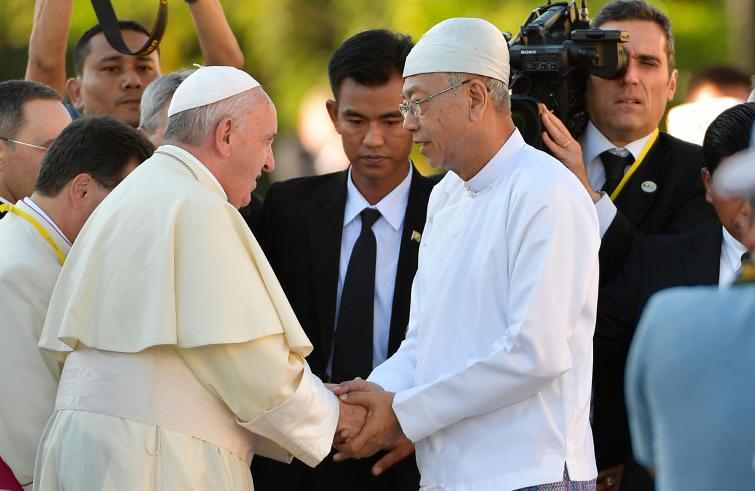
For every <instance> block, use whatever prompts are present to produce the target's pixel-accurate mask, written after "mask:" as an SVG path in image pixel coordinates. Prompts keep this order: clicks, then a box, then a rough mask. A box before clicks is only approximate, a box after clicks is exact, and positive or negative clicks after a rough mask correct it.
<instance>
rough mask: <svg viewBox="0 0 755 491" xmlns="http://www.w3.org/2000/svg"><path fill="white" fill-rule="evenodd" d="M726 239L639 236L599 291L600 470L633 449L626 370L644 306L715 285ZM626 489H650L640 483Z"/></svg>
mask: <svg viewBox="0 0 755 491" xmlns="http://www.w3.org/2000/svg"><path fill="white" fill-rule="evenodd" d="M722 240H723V233H722V227H721V225H720V224H714V225H710V226H707V227H703V228H699V229H696V230H692V231H688V232H685V233H682V234H677V235H657V236H652V237H644V238H641V239H640V240H637V241H636V242H635V244H634V246H633V247H632V250H631V251H630V253H629V255H628V256H627V258H626V261H625V263H624V266H623V268H622V270H621V271H620V273H619V274H618V275H617V276H616V278H615V279H614V280H613V281H611V282H610V283H609V284H608V285H606V286H604V287H602V288H601V289H600V293H599V297H598V321H597V325H596V329H595V338H594V356H595V358H594V368H593V404H594V406H593V409H594V413H593V427H592V429H593V438H594V441H595V454H596V459H597V463H598V468H599V469H605V468H608V467H612V466H614V465H618V464H620V463H622V462H624V459H625V458H626V457H627V450H628V449H629V448H630V444H629V428H628V423H627V415H626V409H625V405H624V366H625V364H626V359H627V354H628V352H629V346H630V344H631V342H632V337H633V336H634V332H635V329H636V327H637V324H638V322H639V320H640V316H641V315H642V311H643V309H644V307H645V304H646V303H647V301H648V300H649V299H650V297H651V296H652V295H653V294H654V293H656V292H658V291H660V290H663V289H666V288H671V287H675V286H694V285H714V284H717V283H718V276H719V267H720V258H721V243H722ZM627 477H628V478H630V479H631V478H632V477H631V476H627ZM622 489H647V487H646V485H642V486H641V485H639V484H638V485H635V486H634V487H627V486H624V487H623V488H622Z"/></svg>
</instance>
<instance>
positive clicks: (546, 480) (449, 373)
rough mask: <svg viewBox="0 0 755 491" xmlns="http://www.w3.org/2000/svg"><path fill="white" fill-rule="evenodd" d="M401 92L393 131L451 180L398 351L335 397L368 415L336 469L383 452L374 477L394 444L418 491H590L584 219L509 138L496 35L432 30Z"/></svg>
mask: <svg viewBox="0 0 755 491" xmlns="http://www.w3.org/2000/svg"><path fill="white" fill-rule="evenodd" d="M404 79H405V80H404V87H403V97H404V99H405V100H406V103H404V104H402V106H401V112H402V113H403V114H404V118H405V119H404V127H405V128H406V129H407V130H409V131H411V132H412V133H413V135H414V141H415V142H418V143H420V144H421V145H422V147H421V152H422V153H423V154H424V155H425V156H426V157H427V158H428V160H429V161H430V163H431V164H432V165H433V166H434V167H443V168H445V169H448V170H449V171H450V172H448V173H447V174H446V176H445V177H444V179H443V180H442V181H441V182H440V183H439V184H438V185H436V186H435V188H434V190H433V192H432V195H431V196H430V201H429V204H428V209H427V223H426V225H425V231H424V233H423V235H422V242H421V246H420V253H419V268H418V270H417V274H416V276H415V279H414V284H413V288H412V303H411V311H410V319H409V326H408V333H407V336H406V340H405V341H404V342H403V343H402V344H401V347H400V349H399V350H398V351H397V352H396V354H394V355H393V356H392V357H391V358H389V359H388V360H387V361H386V362H385V363H383V364H382V365H380V366H378V367H377V368H376V369H375V370H374V371H373V372H372V374H371V375H370V377H369V381H368V382H364V381H354V382H349V383H346V384H345V385H343V386H342V387H341V389H340V390H339V391H338V392H339V393H342V394H343V395H342V396H341V397H342V399H345V400H347V401H348V402H350V403H356V404H361V405H364V406H366V407H367V408H368V409H369V412H368V417H367V421H366V422H365V425H364V427H363V429H362V432H361V433H360V434H359V435H358V436H357V437H356V438H354V439H352V440H351V441H349V442H348V443H345V444H339V445H338V448H339V452H340V454H338V455H337V456H336V458H337V460H340V459H344V458H349V457H357V458H361V457H364V456H367V455H370V454H372V453H374V452H375V451H377V450H378V449H379V448H387V449H389V451H390V452H389V454H388V456H387V457H386V458H384V460H383V461H382V463H381V462H379V463H378V464H376V467H377V469H375V471H380V470H382V469H383V468H385V467H386V466H387V465H390V464H391V462H392V460H393V457H392V456H391V454H392V453H397V455H396V458H397V457H400V456H401V454H402V453H403V451H401V449H402V448H406V445H405V444H402V441H404V440H405V439H409V440H411V441H412V442H414V443H415V444H416V456H417V463H418V466H419V470H420V473H421V485H422V487H423V489H428V490H429V489H433V490H434V489H443V490H445V491H461V490H474V491H502V490H512V489H520V488H526V489H548V490H567V489H568V490H572V489H575V490H576V489H580V490H581V489H585V490H588V489H594V486H595V482H594V479H595V477H596V475H597V469H596V466H595V457H594V452H593V443H592V434H591V432H590V423H589V419H588V416H589V406H590V386H591V376H592V335H593V331H594V327H595V316H596V304H597V292H598V248H599V245H600V239H599V235H598V220H597V216H596V213H595V207H594V206H593V205H592V201H591V200H590V198H589V197H588V195H587V193H585V191H584V188H583V187H581V185H580V183H579V181H578V180H577V179H576V178H575V177H574V175H573V174H571V173H570V172H569V171H568V170H567V169H565V168H564V166H563V165H562V164H561V163H560V162H558V161H557V160H555V159H554V158H552V157H550V156H548V155H546V154H545V153H543V152H540V151H538V150H536V149H534V148H532V147H531V146H529V145H527V144H526V143H525V142H524V140H523V139H522V135H521V134H520V133H519V131H518V130H517V129H516V128H515V127H514V124H513V121H512V119H511V113H510V108H509V95H508V87H507V85H508V81H509V63H508V48H507V45H506V41H505V40H504V38H503V36H502V34H501V32H500V30H498V29H497V28H496V27H495V26H493V25H492V24H490V23H489V22H486V21H484V20H481V19H449V20H446V21H443V22H441V23H440V24H438V25H436V26H435V27H433V28H432V29H430V30H429V31H428V32H427V33H426V34H425V35H424V36H423V37H422V38H421V39H420V40H419V42H418V43H417V45H416V46H415V47H414V49H412V51H411V53H410V54H409V56H408V58H407V60H406V66H405V68H404ZM559 143H560V144H562V145H563V144H565V143H567V144H568V142H559ZM344 393H345V394H344Z"/></svg>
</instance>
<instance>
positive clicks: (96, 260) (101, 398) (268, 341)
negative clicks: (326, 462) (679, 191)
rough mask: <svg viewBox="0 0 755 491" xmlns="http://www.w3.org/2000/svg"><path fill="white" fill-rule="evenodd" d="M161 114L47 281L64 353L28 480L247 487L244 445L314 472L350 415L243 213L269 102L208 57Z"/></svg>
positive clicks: (49, 337)
mask: <svg viewBox="0 0 755 491" xmlns="http://www.w3.org/2000/svg"><path fill="white" fill-rule="evenodd" d="M168 115H169V119H168V125H167V128H166V132H165V142H166V144H165V145H163V146H161V147H159V148H158V149H157V150H156V151H155V154H154V156H153V157H152V158H150V159H148V160H147V161H146V162H144V163H143V164H142V165H141V166H140V167H139V168H138V169H137V170H136V171H135V172H134V173H132V174H131V175H130V176H129V177H128V178H127V179H125V180H124V181H123V183H122V184H121V185H120V186H119V187H118V188H117V189H116V190H115V191H114V192H113V193H112V194H111V195H110V196H109V197H108V198H107V199H106V200H105V201H104V202H103V203H102V204H101V206H100V207H99V208H98V209H97V211H96V212H95V213H94V214H93V215H92V216H91V218H90V220H89V221H88V222H87V224H86V226H85V227H84V229H83V230H82V232H81V235H80V236H79V238H78V240H77V241H76V244H75V245H74V247H73V248H72V249H71V253H70V255H69V257H68V260H67V261H66V264H65V267H64V268H63V271H62V273H61V276H60V279H59V281H58V284H57V286H56V288H55V291H54V293H53V296H52V300H51V303H50V310H49V313H48V316H47V320H46V322H45V327H44V331H43V333H42V338H41V341H40V346H42V347H49V348H53V349H54V347H55V346H56V345H57V344H58V341H62V342H64V343H65V344H66V345H67V346H69V347H70V349H72V350H73V352H72V353H71V354H69V355H68V358H67V361H66V363H65V366H64V368H63V373H62V376H61V382H60V387H59V389H58V395H57V400H56V404H55V413H54V415H53V417H52V418H51V420H50V421H49V423H48V426H47V428H46V429H45V434H44V435H43V438H42V442H41V444H40V448H39V451H38V454H37V464H36V468H35V479H34V489H40V490H54V489H75V490H89V489H91V490H111V489H123V490H140V491H141V490H150V489H160V490H186V489H208V490H209V489H218V490H220V489H222V490H249V489H252V488H253V485H252V480H251V476H250V473H249V464H250V462H251V459H252V455H253V454H255V453H257V454H261V455H266V456H270V457H274V458H278V459H280V460H289V461H290V460H291V458H292V456H295V457H297V458H298V459H300V460H302V461H304V462H305V463H307V464H309V465H311V466H314V465H316V464H317V463H318V462H319V461H320V460H322V459H323V458H324V457H325V456H326V455H328V452H329V450H330V448H331V444H332V441H333V437H334V433H335V432H336V429H337V428H338V429H339V430H341V429H343V428H346V426H345V425H346V423H350V424H351V426H349V428H351V427H356V428H358V427H359V426H360V425H361V418H362V417H363V415H364V410H363V409H362V408H359V411H360V412H355V411H354V410H353V407H352V406H346V405H341V406H342V408H343V410H342V412H341V413H340V418H339V401H338V399H337V398H336V397H335V396H334V395H333V394H332V393H331V392H330V391H329V390H327V389H326V388H325V387H324V386H323V384H322V383H321V382H320V381H319V379H318V378H317V377H315V376H313V375H312V373H311V372H310V371H309V368H308V366H307V364H306V362H305V361H304V357H305V356H306V355H307V354H308V353H309V352H310V350H311V345H310V343H309V341H308V339H307V337H306V336H305V335H304V333H303V331H302V329H301V327H300V326H299V324H298V322H297V320H296V317H295V316H294V314H293V312H292V310H291V308H290V307H289V305H288V302H287V301H286V298H285V296H284V294H283V292H282V290H281V287H280V285H279V284H278V282H277V280H276V278H275V275H274V274H273V272H272V270H271V268H270V266H269V264H268V262H267V260H266V259H265V256H264V255H263V253H262V252H261V250H260V248H259V246H258V244H257V242H256V240H255V239H254V237H253V236H252V234H251V233H250V232H249V230H248V228H247V226H246V224H245V223H244V221H243V219H242V218H241V216H240V215H239V213H238V211H237V208H238V207H239V206H243V205H245V204H247V203H248V202H249V199H250V194H251V191H252V189H253V187H254V185H255V184H254V183H255V181H256V179H257V178H258V177H259V176H260V174H261V172H262V171H269V170H272V168H273V166H274V160H273V155H272V149H271V144H272V141H273V139H274V137H275V134H276V131H277V123H276V115H275V108H274V106H273V104H272V102H271V101H270V99H269V98H268V96H267V94H265V92H264V91H263V90H262V88H261V87H260V86H259V84H258V83H257V82H256V81H255V80H254V79H253V78H252V77H250V76H249V75H248V74H246V73H244V72H242V71H239V70H237V69H235V68H229V67H204V68H200V69H199V70H197V71H196V72H195V73H194V74H192V75H191V76H190V77H188V78H187V79H186V80H185V81H184V82H183V83H182V84H181V86H180V87H179V88H178V90H177V91H176V93H175V96H174V97H173V100H172V102H171V104H170V107H169V110H168ZM352 431H353V430H352Z"/></svg>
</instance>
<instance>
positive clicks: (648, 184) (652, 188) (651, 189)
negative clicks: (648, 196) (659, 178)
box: [640, 181, 658, 193]
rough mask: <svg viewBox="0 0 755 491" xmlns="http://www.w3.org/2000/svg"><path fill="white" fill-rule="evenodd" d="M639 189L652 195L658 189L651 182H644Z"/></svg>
mask: <svg viewBox="0 0 755 491" xmlns="http://www.w3.org/2000/svg"><path fill="white" fill-rule="evenodd" d="M640 189H642V190H643V191H645V192H646V193H654V192H655V190H656V189H658V185H657V184H656V183H654V182H653V181H645V182H643V183H642V184H640Z"/></svg>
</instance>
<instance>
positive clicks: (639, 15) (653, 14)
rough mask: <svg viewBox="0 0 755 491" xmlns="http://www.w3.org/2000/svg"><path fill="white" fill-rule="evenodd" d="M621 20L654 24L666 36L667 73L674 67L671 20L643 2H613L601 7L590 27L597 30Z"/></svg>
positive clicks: (619, 0) (639, 0)
mask: <svg viewBox="0 0 755 491" xmlns="http://www.w3.org/2000/svg"><path fill="white" fill-rule="evenodd" d="M621 20H645V21H649V22H655V24H657V25H658V27H660V28H661V30H662V31H663V33H664V34H665V35H666V55H667V56H668V68H669V71H670V70H673V69H674V68H675V67H676V57H675V55H674V33H673V32H672V31H671V20H670V19H669V18H668V17H667V16H666V14H664V13H663V12H661V10H660V9H659V8H658V7H656V6H654V5H650V4H649V3H647V2H645V1H644V0H614V1H613V2H611V3H609V4H607V5H606V6H605V7H603V10H601V11H600V12H599V13H598V15H597V17H595V20H593V21H592V27H593V28H595V29H597V28H599V27H600V26H602V25H603V24H605V23H606V22H611V21H621Z"/></svg>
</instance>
